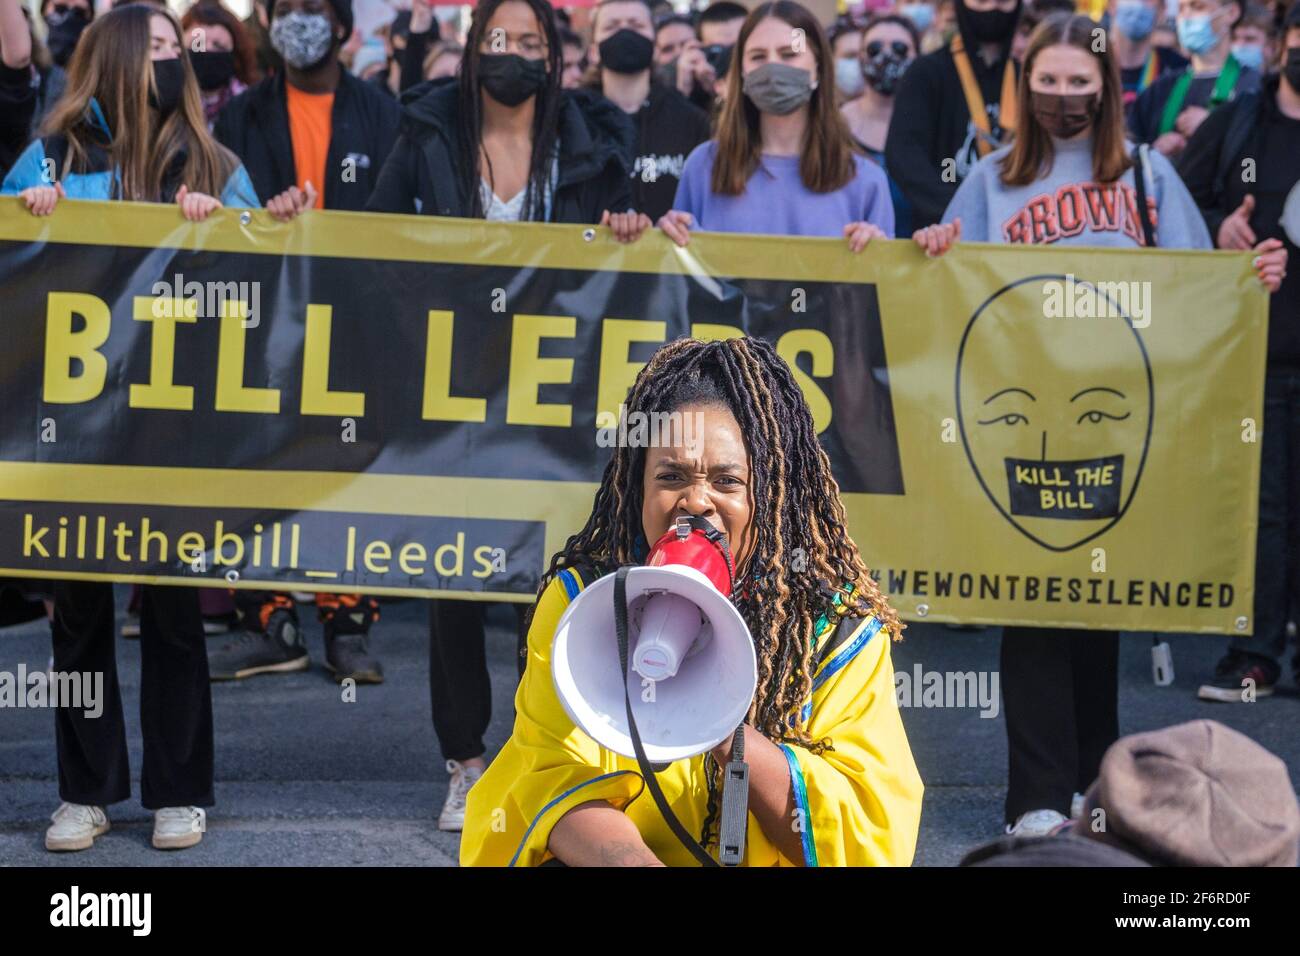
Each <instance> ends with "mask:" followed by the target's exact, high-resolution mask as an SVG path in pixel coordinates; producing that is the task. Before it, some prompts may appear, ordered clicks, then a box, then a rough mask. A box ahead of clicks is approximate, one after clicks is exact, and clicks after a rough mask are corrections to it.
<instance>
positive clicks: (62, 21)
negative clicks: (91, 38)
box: [45, 7, 90, 66]
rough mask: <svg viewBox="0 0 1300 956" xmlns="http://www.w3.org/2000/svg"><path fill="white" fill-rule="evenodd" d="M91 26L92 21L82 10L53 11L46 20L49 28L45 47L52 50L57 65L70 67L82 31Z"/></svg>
mask: <svg viewBox="0 0 1300 956" xmlns="http://www.w3.org/2000/svg"><path fill="white" fill-rule="evenodd" d="M89 24H90V19H89V18H88V17H87V16H86V14H85V13H83V12H82V11H81V10H80V9H77V8H72V9H66V8H64V9H60V8H59V7H55V8H54V9H53V10H52V11H51V13H50V15H49V16H47V17H46V18H45V25H46V26H47V27H49V35H48V36H46V38H45V45H46V46H48V47H49V48H50V56H52V57H54V62H55V63H57V64H58V65H59V66H67V65H68V61H69V60H70V59H72V51H73V50H75V49H76V48H77V40H79V39H81V31H82V30H84V29H86V27H87V26H89Z"/></svg>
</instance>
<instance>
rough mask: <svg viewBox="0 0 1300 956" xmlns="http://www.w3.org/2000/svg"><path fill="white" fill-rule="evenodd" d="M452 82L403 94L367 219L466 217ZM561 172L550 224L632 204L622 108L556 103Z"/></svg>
mask: <svg viewBox="0 0 1300 956" xmlns="http://www.w3.org/2000/svg"><path fill="white" fill-rule="evenodd" d="M457 84H458V81H457V80H456V79H455V78H447V79H442V80H431V81H429V82H427V83H421V84H420V85H418V86H414V87H412V88H411V89H409V90H407V91H406V92H405V93H403V94H402V103H403V104H404V107H405V108H404V110H403V114H402V132H401V135H400V136H399V137H398V140H397V145H395V146H394V147H393V152H392V154H391V155H390V156H389V157H388V162H387V163H385V164H384V168H383V169H382V170H381V171H380V174H379V182H378V183H377V184H376V185H375V191H374V192H373V193H372V194H371V196H370V202H369V203H368V204H367V206H366V208H367V209H369V210H371V211H373V212H404V213H417V212H418V213H422V214H424V215H427V216H459V217H462V218H465V217H468V216H469V210H470V205H469V203H470V197H469V196H468V195H466V194H465V190H464V188H463V187H462V185H461V177H460V176H459V175H457V170H458V167H459V164H460V148H459V139H460V132H459V125H458V122H457V119H458V116H459V101H458V90H457ZM559 121H560V130H559V143H560V168H559V180H558V181H557V183H556V189H555V198H554V201H553V204H552V208H551V216H550V221H551V222H567V223H591V224H595V223H598V222H599V221H600V217H601V213H603V212H604V211H605V210H606V209H608V210H610V211H611V212H624V211H626V210H627V209H629V208H630V207H631V205H632V188H631V181H630V180H629V179H628V175H629V170H630V169H631V165H632V147H633V143H634V142H635V139H636V130H635V129H634V128H633V126H632V122H631V120H629V119H628V117H627V114H625V113H624V112H623V111H622V110H621V109H619V108H618V107H617V106H615V105H614V104H613V103H611V102H609V101H608V100H606V99H605V98H604V97H602V96H599V95H597V94H593V93H590V92H587V91H583V90H574V91H568V92H565V93H564V95H563V100H562V101H561V103H560V115H559Z"/></svg>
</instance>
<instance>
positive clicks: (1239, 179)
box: [1178, 4, 1300, 703]
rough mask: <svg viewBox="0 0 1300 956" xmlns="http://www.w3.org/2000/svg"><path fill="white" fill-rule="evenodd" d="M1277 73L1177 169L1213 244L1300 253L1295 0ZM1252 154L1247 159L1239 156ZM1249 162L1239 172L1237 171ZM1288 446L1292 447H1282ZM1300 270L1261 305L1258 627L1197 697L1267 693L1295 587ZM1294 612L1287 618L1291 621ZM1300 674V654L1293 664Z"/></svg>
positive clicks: (1226, 115) (1222, 116) (1211, 129)
mask: <svg viewBox="0 0 1300 956" xmlns="http://www.w3.org/2000/svg"><path fill="white" fill-rule="evenodd" d="M1283 43H1284V45H1285V49H1284V50H1283V51H1282V60H1281V64H1280V66H1281V73H1280V74H1274V75H1272V76H1270V77H1268V78H1267V79H1266V80H1265V81H1264V85H1263V88H1262V89H1261V90H1259V91H1258V92H1251V93H1244V94H1241V95H1239V96H1238V97H1237V98H1236V99H1235V100H1233V101H1231V102H1229V103H1225V104H1224V105H1223V106H1221V107H1219V109H1217V110H1215V111H1213V112H1212V113H1210V115H1209V116H1207V117H1206V118H1205V121H1204V122H1203V123H1201V125H1200V126H1199V127H1197V129H1196V132H1195V133H1193V134H1192V137H1191V139H1190V140H1189V141H1188V143H1187V148H1186V149H1185V150H1184V151H1183V154H1182V156H1181V157H1179V160H1178V172H1179V173H1180V174H1181V175H1182V177H1183V181H1184V182H1186V183H1187V189H1188V191H1189V192H1191V194H1192V197H1193V198H1194V199H1195V200H1196V204H1197V206H1199V207H1200V210H1201V214H1202V215H1203V216H1204V217H1205V222H1206V225H1208V226H1209V229H1210V234H1211V235H1212V236H1214V240H1215V243H1214V244H1215V245H1216V246H1217V247H1218V248H1220V249H1251V248H1253V247H1255V246H1256V245H1257V244H1258V243H1259V242H1260V241H1261V240H1263V241H1265V242H1267V241H1273V242H1279V243H1282V244H1283V245H1284V247H1285V249H1286V250H1287V252H1289V253H1290V262H1291V263H1292V265H1293V266H1294V265H1295V263H1296V255H1297V252H1298V251H1300V5H1296V4H1293V5H1292V7H1291V9H1290V11H1289V12H1288V14H1287V16H1286V19H1285V21H1284V22H1283ZM1247 160H1249V161H1250V162H1249V164H1247V163H1246V161H1247ZM1248 167H1250V168H1253V169H1254V172H1255V175H1254V177H1253V178H1251V179H1250V181H1246V179H1245V177H1243V176H1242V174H1241V171H1242V170H1243V169H1245V168H1248ZM1288 447H1289V448H1290V449H1291V451H1290V453H1289V454H1288V451H1287V449H1288ZM1297 448H1300V272H1298V271H1297V270H1296V269H1294V268H1293V269H1289V270H1288V271H1287V273H1286V275H1285V276H1284V277H1283V279H1282V284H1281V286H1280V287H1279V288H1278V290H1277V292H1276V293H1274V294H1273V295H1272V296H1270V297H1269V303H1268V357H1267V361H1266V365H1265V377H1264V439H1263V447H1262V448H1261V451H1260V478H1259V529H1258V535H1257V537H1256V542H1257V551H1256V558H1255V612H1254V622H1255V633H1254V635H1253V636H1251V637H1234V638H1233V639H1232V641H1231V642H1230V644H1229V646H1228V650H1227V653H1226V655H1225V656H1224V657H1223V659H1222V660H1220V661H1219V664H1218V666H1217V667H1216V669H1215V673H1214V675H1213V676H1212V677H1210V678H1209V679H1208V680H1207V681H1206V682H1205V683H1204V684H1202V685H1201V687H1200V691H1199V694H1198V696H1200V697H1201V698H1202V699H1203V700H1216V701H1223V702H1229V703H1238V702H1240V701H1241V700H1242V699H1243V697H1242V683H1243V681H1244V680H1245V679H1246V678H1247V677H1249V678H1252V679H1253V680H1254V682H1255V685H1254V686H1255V690H1256V697H1259V698H1262V697H1264V696H1267V695H1268V694H1269V693H1271V692H1272V690H1273V686H1274V685H1275V684H1276V683H1277V681H1278V680H1279V679H1280V677H1281V672H1282V667H1281V658H1282V655H1283V654H1284V653H1285V651H1286V622H1287V618H1288V608H1287V596H1288V593H1289V594H1290V595H1293V596H1294V595H1297V594H1300V457H1297V455H1296V452H1295V449H1297ZM1293 619H1294V618H1293ZM1291 667H1292V673H1293V674H1296V673H1300V656H1297V657H1296V658H1295V659H1293V660H1292V662H1291Z"/></svg>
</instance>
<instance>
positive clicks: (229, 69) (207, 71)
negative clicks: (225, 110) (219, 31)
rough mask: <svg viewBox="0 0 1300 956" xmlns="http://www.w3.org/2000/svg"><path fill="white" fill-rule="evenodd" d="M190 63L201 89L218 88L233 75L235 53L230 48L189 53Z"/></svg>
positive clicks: (228, 81)
mask: <svg viewBox="0 0 1300 956" xmlns="http://www.w3.org/2000/svg"><path fill="white" fill-rule="evenodd" d="M190 65H191V66H193V67H194V76H195V78H196V79H197V80H198V81H199V89H201V90H209V91H211V90H219V89H221V88H222V87H223V86H226V85H228V84H229V83H230V81H231V80H232V79H234V76H235V54H234V52H233V51H231V50H209V51H206V52H203V53H191V54H190Z"/></svg>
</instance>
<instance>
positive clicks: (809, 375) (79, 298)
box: [0, 199, 1267, 632]
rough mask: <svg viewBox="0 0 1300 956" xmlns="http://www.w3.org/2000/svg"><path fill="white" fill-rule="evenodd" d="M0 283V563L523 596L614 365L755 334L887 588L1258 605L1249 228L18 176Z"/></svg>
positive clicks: (1035, 603) (1208, 611)
mask: <svg viewBox="0 0 1300 956" xmlns="http://www.w3.org/2000/svg"><path fill="white" fill-rule="evenodd" d="M0 290H3V292H2V294H0V314H2V315H3V321H4V329H5V343H6V348H5V350H4V354H3V357H2V358H0V385H2V387H3V395H4V398H5V408H6V410H7V414H6V416H5V418H4V422H3V426H2V427H0V574H3V575H8V576H18V577H46V578H49V577H81V578H108V579H113V580H131V581H145V582H162V583H177V584H182V583H189V584H199V583H203V584H214V583H215V584H229V585H231V586H234V587H248V586H262V587H275V588H283V589H294V590H312V589H319V590H328V591H360V592H364V593H371V594H399V595H400V594H407V595H411V596H417V595H423V596H455V597H475V598H484V599H488V598H490V599H504V600H525V599H529V598H530V597H531V595H532V593H533V590H534V588H535V586H536V582H537V578H538V574H539V572H540V570H541V569H542V567H543V565H544V562H545V561H547V560H548V559H549V557H550V555H551V554H553V553H554V552H555V551H556V550H558V548H559V547H560V546H561V545H562V544H563V542H564V540H565V538H566V537H567V536H568V535H569V534H572V533H573V532H574V531H575V530H577V529H578V528H579V527H580V526H581V524H582V521H583V520H584V518H585V516H586V514H587V512H588V511H589V509H590V506H591V500H592V495H593V493H594V490H595V487H596V482H597V481H598V479H599V475H600V471H601V469H602V467H603V465H604V462H605V460H606V458H607V457H608V448H609V447H610V446H611V445H612V444H613V443H615V442H618V441H629V440H632V441H635V440H646V438H647V436H648V435H649V434H651V433H650V431H648V429H651V428H652V427H653V425H654V423H650V422H647V423H636V422H629V421H627V420H626V419H623V420H620V418H619V407H620V403H621V401H622V399H623V397H624V396H625V395H626V391H627V388H628V386H629V385H630V384H631V382H632V380H633V378H634V377H635V375H636V372H637V370H638V368H639V367H640V366H641V365H642V364H643V363H644V362H645V361H646V359H647V358H648V357H649V355H650V354H651V353H652V352H653V351H654V349H655V348H656V347H658V346H659V345H660V344H661V343H663V342H665V341H668V340H670V339H672V338H674V337H678V336H682V335H687V334H690V335H695V336H697V337H701V338H718V337H725V336H728V335H737V334H742V333H747V334H751V335H756V336H762V337H764V338H767V339H769V340H771V341H772V342H774V343H776V345H777V348H778V350H779V351H780V353H781V354H782V355H783V356H784V357H785V358H786V359H787V361H789V362H790V363H791V364H792V365H793V366H794V367H795V368H796V370H797V371H796V377H797V378H798V380H799V384H800V386H801V387H802V388H803V390H804V394H805V396H806V398H807V399H808V402H809V405H810V407H811V410H812V413H813V417H814V420H815V423H816V426H817V429H818V432H819V435H820V437H821V439H822V443H823V446H824V447H825V449H826V451H827V453H828V455H829V457H830V459H831V462H832V465H833V468H834V472H835V475H836V478H837V480H838V481H839V483H840V488H841V491H842V493H843V496H844V500H845V503H846V507H847V509H848V513H849V522H850V531H851V533H852V535H853V537H854V539H855V540H856V541H857V543H858V545H859V547H860V548H861V550H862V552H863V554H864V557H865V558H866V559H867V561H868V562H869V564H870V565H871V567H872V568H873V570H874V571H875V573H876V574H877V576H878V577H879V578H880V580H881V583H882V585H883V586H884V587H885V589H886V590H887V591H888V592H890V594H891V595H892V597H893V600H894V601H895V603H896V604H897V606H898V607H899V608H900V609H901V611H902V612H903V614H904V616H905V617H908V618H910V619H914V620H915V619H927V620H939V621H960V622H973V623H1030V624H1043V625H1053V626H1067V627H1092V628H1128V629H1140V630H1186V631H1207V632H1229V631H1241V632H1246V631H1249V630H1250V629H1251V627H1252V622H1251V618H1250V615H1251V608H1252V600H1253V584H1252V580H1253V573H1254V528H1255V520H1256V508H1257V501H1256V495H1257V487H1258V476H1259V438H1260V434H1261V425H1260V422H1261V409H1262V391H1263V374H1264V358H1265V338H1266V331H1267V299H1266V295H1265V293H1264V292H1263V290H1262V288H1261V287H1260V286H1259V284H1258V282H1257V281H1256V279H1255V277H1254V274H1253V271H1252V268H1251V265H1250V256H1249V255H1248V254H1229V253H1209V252H1187V251H1165V250H1151V251H1142V252H1135V251H1132V250H1105V249H1081V248H1079V247H1070V248H1069V249H1068V250H1067V249H1060V250H1057V249H1052V248H1041V247H1026V246H1019V245H1011V246H992V245H976V244H966V245H960V244H959V245H958V247H957V248H956V249H955V250H954V251H953V252H952V253H950V254H948V255H946V256H943V257H941V258H938V259H928V258H927V257H925V256H924V255H923V254H921V253H920V252H919V251H918V250H917V249H916V248H915V246H913V245H912V244H911V243H909V242H893V241H876V242H873V243H872V244H871V245H870V246H869V247H868V248H867V250H866V251H865V252H863V253H861V254H858V255H855V254H853V253H851V252H849V251H848V250H847V248H846V247H845V244H844V243H843V242H842V241H839V240H820V239H792V238H788V237H762V236H730V235H727V236H724V235H718V234H712V235H711V234H699V235H697V236H696V237H695V238H694V239H693V241H692V243H691V245H690V246H689V247H688V248H686V249H679V248H677V247H675V246H673V245H672V244H671V243H670V242H668V241H667V240H666V239H665V238H664V237H663V236H661V235H659V234H658V233H651V234H648V235H646V236H645V237H644V238H643V239H642V240H640V241H639V242H637V243H635V244H632V245H629V246H621V245H619V244H618V243H616V242H615V241H614V240H613V238H612V236H611V235H610V234H609V232H608V231H607V230H604V229H595V228H584V227H580V226H563V225H538V224H525V225H518V224H501V223H487V222H471V221H459V220H446V219H438V220H431V219H427V218H420V217H406V216H378V215H367V214H357V213H342V212H331V213H310V214H308V215H306V216H304V217H302V218H301V219H299V220H298V221H296V222H294V223H292V224H282V223H278V222H275V221H274V220H273V219H271V218H270V217H269V216H268V215H267V214H266V213H264V212H261V211H257V212H239V211H236V210H222V211H219V212H218V213H217V214H214V216H213V217H212V218H211V219H210V220H209V221H208V222H205V223H202V224H193V223H188V222H185V221H184V220H183V219H182V218H181V217H180V215H179V213H178V212H177V211H176V209H175V208H174V207H170V206H166V205H149V204H134V203H112V204H107V203H88V202H66V203H63V204H61V205H60V207H59V209H58V210H57V211H56V213H55V214H54V215H53V216H51V217H48V218H38V217H33V216H31V215H29V214H28V213H27V212H26V211H25V210H24V209H23V208H22V207H21V205H20V203H19V201H18V200H17V199H6V200H5V201H4V203H3V204H0ZM638 429H640V431H638ZM795 559H796V560H797V556H796V558H795Z"/></svg>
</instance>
